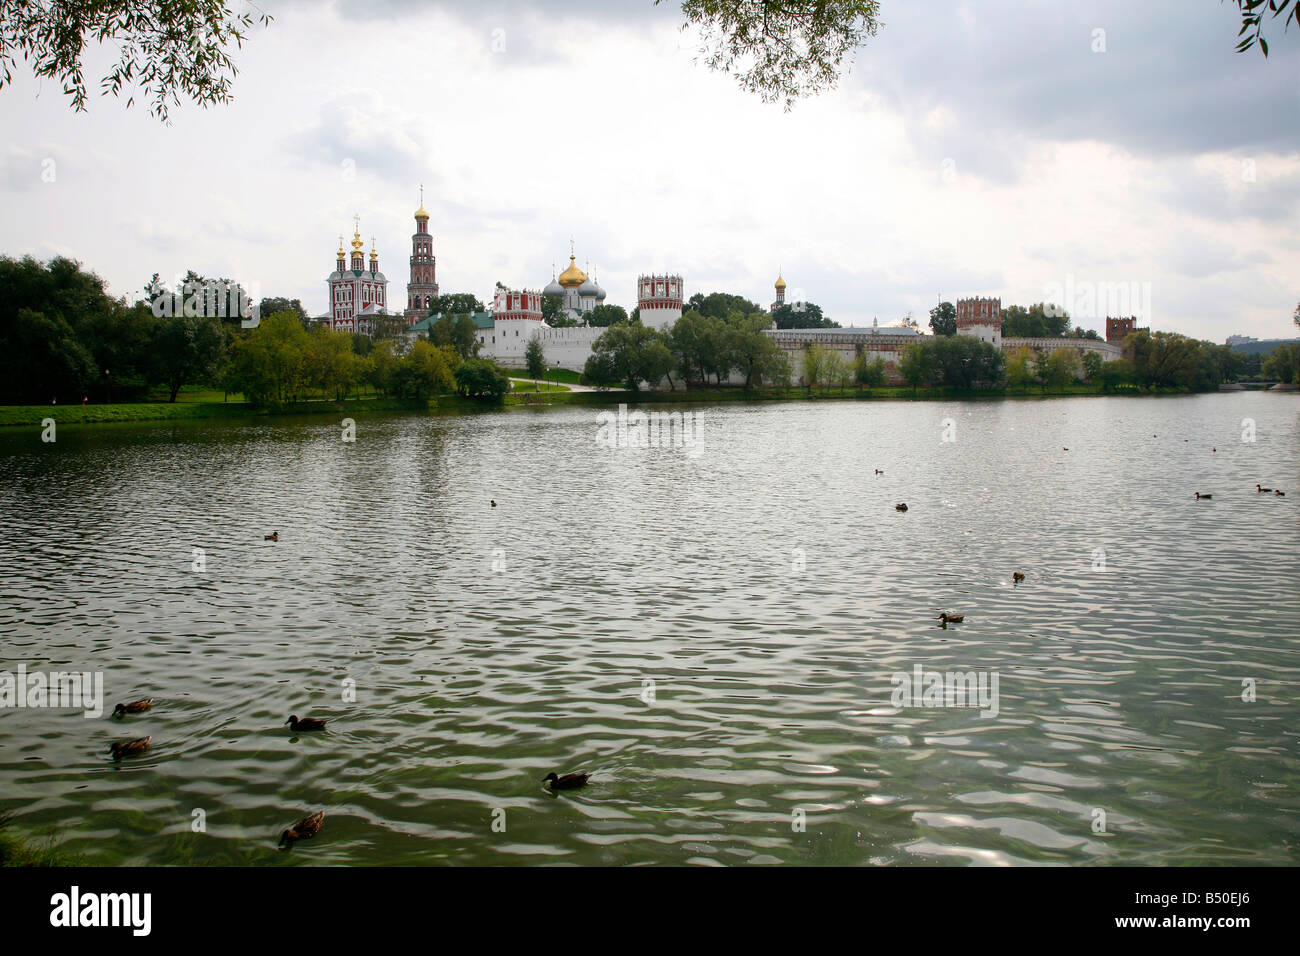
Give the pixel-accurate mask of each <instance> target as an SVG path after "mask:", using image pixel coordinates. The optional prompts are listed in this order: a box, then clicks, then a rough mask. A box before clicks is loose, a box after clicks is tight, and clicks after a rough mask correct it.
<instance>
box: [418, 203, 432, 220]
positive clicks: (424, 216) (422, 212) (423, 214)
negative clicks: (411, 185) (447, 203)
mask: <svg viewBox="0 0 1300 956" xmlns="http://www.w3.org/2000/svg"><path fill="white" fill-rule="evenodd" d="M415 218H416V219H419V220H420V221H421V222H428V221H429V210H427V209H425V208H424V203H420V208H419V209H417V210H415Z"/></svg>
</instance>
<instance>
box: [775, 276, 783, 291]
mask: <svg viewBox="0 0 1300 956" xmlns="http://www.w3.org/2000/svg"><path fill="white" fill-rule="evenodd" d="M776 291H777V292H784V291H785V280H784V279H783V278H781V276H780V275H777V277H776Z"/></svg>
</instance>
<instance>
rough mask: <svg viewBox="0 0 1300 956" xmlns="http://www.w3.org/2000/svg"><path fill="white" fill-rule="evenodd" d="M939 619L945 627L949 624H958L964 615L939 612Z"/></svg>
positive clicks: (964, 618)
mask: <svg viewBox="0 0 1300 956" xmlns="http://www.w3.org/2000/svg"><path fill="white" fill-rule="evenodd" d="M939 620H941V621H943V626H944V627H947V626H948V625H949V624H960V623H961V622H962V621H964V620H966V615H965V614H940V615H939Z"/></svg>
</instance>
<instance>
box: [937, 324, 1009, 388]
mask: <svg viewBox="0 0 1300 956" xmlns="http://www.w3.org/2000/svg"><path fill="white" fill-rule="evenodd" d="M920 348H921V349H922V350H923V351H924V352H928V353H929V354H930V364H931V367H932V368H933V370H934V373H935V374H937V375H939V376H941V377H942V379H943V382H944V384H945V385H950V386H952V387H954V388H961V389H971V388H975V387H976V386H981V385H991V384H993V383H995V382H998V381H1001V379H1002V372H1003V367H1004V364H1005V361H1004V359H1003V357H1002V353H1001V351H999V350H998V349H995V348H994V347H993V346H992V345H990V344H989V343H988V342H984V341H982V340H980V339H977V338H974V337H973V336H969V335H953V336H944V335H936V336H932V337H930V338H928V339H926V340H924V341H923V342H921V343H920Z"/></svg>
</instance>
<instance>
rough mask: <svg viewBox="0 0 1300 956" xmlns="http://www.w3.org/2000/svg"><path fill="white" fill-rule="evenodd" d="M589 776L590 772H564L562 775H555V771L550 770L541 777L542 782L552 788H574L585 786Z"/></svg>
mask: <svg viewBox="0 0 1300 956" xmlns="http://www.w3.org/2000/svg"><path fill="white" fill-rule="evenodd" d="M590 778H591V774H589V773H566V774H565V775H564V776H563V777H557V776H556V775H555V771H554V770H552V771H551V772H550V773H548V774H547V775H546V776H545V778H543V780H542V783H544V784H546V785H547V786H549V787H550V788H551V789H552V790H574V789H577V788H578V787H585V786H586V785H587V781H588V780H589V779H590Z"/></svg>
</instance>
